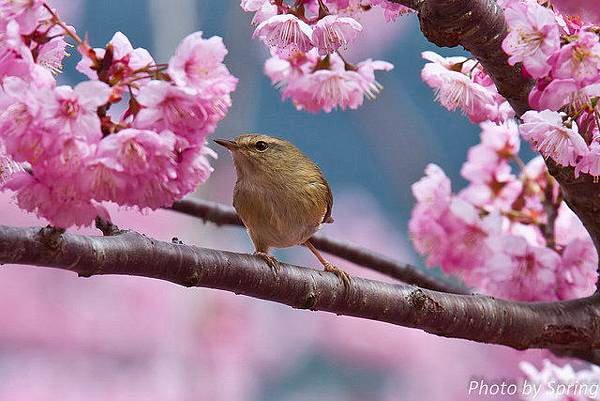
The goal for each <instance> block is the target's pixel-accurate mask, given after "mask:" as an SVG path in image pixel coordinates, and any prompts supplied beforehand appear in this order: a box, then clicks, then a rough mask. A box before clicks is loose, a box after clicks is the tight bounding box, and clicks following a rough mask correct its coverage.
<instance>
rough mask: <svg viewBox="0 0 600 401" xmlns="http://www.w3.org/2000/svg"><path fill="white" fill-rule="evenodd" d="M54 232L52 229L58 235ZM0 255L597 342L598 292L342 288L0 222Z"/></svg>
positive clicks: (501, 337) (462, 327) (507, 339)
mask: <svg viewBox="0 0 600 401" xmlns="http://www.w3.org/2000/svg"><path fill="white" fill-rule="evenodd" d="M57 234H59V235H57ZM0 263H15V264H25V265H33V266H47V267H55V268H60V269H65V270H69V271H73V272H76V273H78V274H79V275H80V276H86V277H88V276H92V275H101V274H102V275H104V274H121V275H133V276H143V277H150V278H155V279H160V280H166V281H170V282H172V283H176V284H180V285H184V286H188V287H192V286H194V287H196V286H197V287H209V288H217V289H222V290H227V291H232V292H234V293H236V294H243V295H247V296H251V297H255V298H260V299H264V300H269V301H274V302H278V303H282V304H286V305H289V306H292V307H294V308H300V309H310V310H315V311H316V310H320V311H326V312H331V313H336V314H338V315H348V316H356V317H361V318H365V319H371V320H379V321H382V322H388V323H392V324H396V325H400V326H405V327H413V328H419V329H422V330H425V331H427V332H429V333H433V334H437V335H440V336H445V337H455V338H463V339H468V340H473V341H477V342H483V343H492V344H502V345H507V346H510V347H514V348H517V349H525V348H553V349H559V350H560V349H564V350H572V349H581V350H587V349H592V348H600V297H598V296H596V297H591V298H586V299H580V300H577V301H569V302H556V303H534V304H527V303H518V302H509V301H502V300H496V299H494V298H491V297H484V296H476V295H455V294H446V293H440V292H435V291H430V290H425V289H419V288H416V287H413V286H407V285H392V284H387V283H382V282H377V281H372V280H365V279H360V278H355V279H353V281H352V283H351V286H350V288H349V289H346V288H345V287H344V286H343V285H342V283H341V282H340V281H339V279H338V278H337V277H336V276H335V275H334V274H331V273H327V272H323V271H319V270H314V269H308V268H303V267H297V266H292V265H284V266H282V267H283V268H282V270H281V271H280V272H279V273H278V274H275V273H273V271H272V270H271V269H270V268H269V266H268V265H267V264H266V263H265V262H264V261H263V260H262V259H260V258H257V257H254V256H250V255H244V254H237V253H231V252H224V251H216V250H211V249H204V248H197V247H192V246H187V245H182V244H173V243H167V242H162V241H158V240H155V239H152V238H148V237H145V236H143V235H141V234H138V233H135V232H119V233H118V234H116V235H113V236H107V237H87V236H82V235H77V234H71V233H64V234H62V235H60V233H56V232H53V231H52V230H48V229H39V228H14V227H7V226H0Z"/></svg>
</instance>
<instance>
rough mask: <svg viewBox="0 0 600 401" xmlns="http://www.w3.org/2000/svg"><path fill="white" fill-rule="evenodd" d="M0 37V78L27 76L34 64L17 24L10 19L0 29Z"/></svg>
mask: <svg viewBox="0 0 600 401" xmlns="http://www.w3.org/2000/svg"><path fill="white" fill-rule="evenodd" d="M0 39H2V40H1V41H0V78H3V77H5V76H16V77H23V78H26V77H28V76H29V75H30V73H31V70H32V69H33V68H34V66H35V64H34V59H33V55H32V54H31V51H30V50H29V47H27V46H26V45H25V43H24V42H23V40H22V37H21V34H20V33H19V24H18V23H17V22H16V21H15V20H10V21H9V22H8V24H7V25H6V29H5V30H4V31H2V30H0Z"/></svg>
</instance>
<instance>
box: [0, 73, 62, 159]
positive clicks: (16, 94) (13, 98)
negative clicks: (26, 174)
mask: <svg viewBox="0 0 600 401" xmlns="http://www.w3.org/2000/svg"><path fill="white" fill-rule="evenodd" d="M3 90H4V91H3V94H4V95H5V100H6V101H7V103H8V104H7V105H6V106H5V109H4V110H3V111H2V113H1V114H0V137H1V138H2V141H3V143H4V145H5V147H6V150H7V151H8V153H9V155H10V156H11V157H12V158H13V159H14V160H16V161H18V162H25V161H28V162H35V161H37V160H38V159H39V158H40V157H41V156H42V154H43V153H45V152H47V150H46V149H45V147H43V146H40V145H41V143H42V142H44V141H54V140H55V138H47V139H45V137H46V135H47V133H46V131H45V129H44V127H43V118H42V111H43V107H44V105H46V104H48V103H49V101H48V99H51V96H52V92H51V88H44V87H41V88H36V87H32V86H31V85H30V84H28V83H27V82H25V81H24V80H22V79H20V78H16V77H7V78H5V79H4V82H3Z"/></svg>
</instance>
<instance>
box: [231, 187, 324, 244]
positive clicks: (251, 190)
mask: <svg viewBox="0 0 600 401" xmlns="http://www.w3.org/2000/svg"><path fill="white" fill-rule="evenodd" d="M233 206H234V207H235V209H236V211H237V213H238V214H239V216H240V218H241V219H242V221H243V222H244V225H245V226H246V228H247V229H248V230H249V231H250V234H251V236H253V237H254V238H256V239H259V241H261V242H262V243H264V244H266V245H268V246H270V247H276V248H285V247H289V246H294V245H298V244H301V243H304V242H305V241H306V240H307V239H308V238H310V237H311V236H312V235H313V234H314V233H315V231H316V230H317V229H318V228H319V226H320V224H321V222H322V220H323V216H324V214H325V212H326V205H319V204H316V203H315V200H314V199H313V198H312V197H311V196H310V193H307V192H306V191H304V190H303V188H302V186H301V187H300V188H298V187H297V186H291V185H288V184H286V183H269V185H259V184H256V183H247V182H246V183H243V182H238V183H237V184H236V187H235V190H234V197H233Z"/></svg>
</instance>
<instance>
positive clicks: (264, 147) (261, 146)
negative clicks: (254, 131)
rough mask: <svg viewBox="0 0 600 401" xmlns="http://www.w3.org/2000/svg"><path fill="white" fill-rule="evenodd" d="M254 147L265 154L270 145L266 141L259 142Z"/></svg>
mask: <svg viewBox="0 0 600 401" xmlns="http://www.w3.org/2000/svg"><path fill="white" fill-rule="evenodd" d="M254 146H255V147H256V150H258V151H259V152H264V151H265V150H267V148H268V147H269V145H268V144H267V143H266V142H265V141H258V142H256V144H255V145H254Z"/></svg>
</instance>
